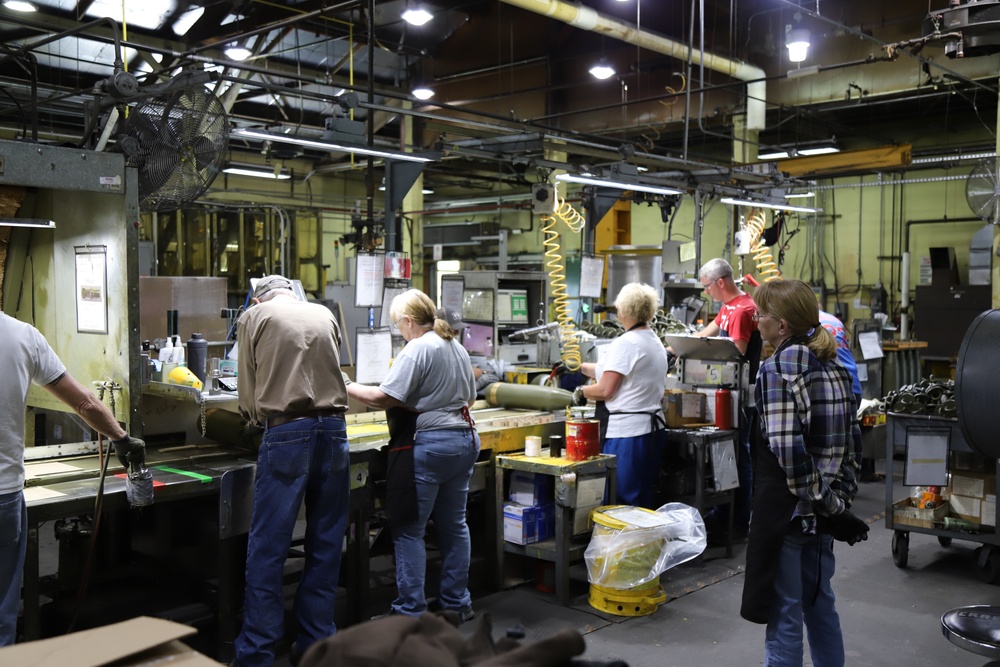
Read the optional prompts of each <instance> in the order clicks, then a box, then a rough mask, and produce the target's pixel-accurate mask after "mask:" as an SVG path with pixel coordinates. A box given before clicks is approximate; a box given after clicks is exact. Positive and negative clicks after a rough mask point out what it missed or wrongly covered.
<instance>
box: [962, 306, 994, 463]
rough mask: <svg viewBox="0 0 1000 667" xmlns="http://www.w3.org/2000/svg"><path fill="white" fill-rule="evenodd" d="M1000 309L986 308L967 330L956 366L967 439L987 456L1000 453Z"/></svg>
mask: <svg viewBox="0 0 1000 667" xmlns="http://www.w3.org/2000/svg"><path fill="white" fill-rule="evenodd" d="M998 378H1000V310H987V311H986V312H985V313H983V314H981V315H980V316H979V317H977V318H976V319H975V320H974V321H973V322H972V324H971V325H970V326H969V330H968V331H966V332H965V338H964V339H963V340H962V347H961V348H960V349H959V351H958V366H957V367H956V369H955V404H956V407H957V409H958V424H959V426H960V427H961V428H962V434H963V435H964V436H965V440H966V441H967V442H968V443H969V446H970V447H972V449H974V450H975V451H977V452H979V453H980V454H982V455H983V456H986V457H988V458H992V459H995V458H998V457H1000V438H998V437H997V428H996V421H995V419H996V415H995V414H994V411H995V410H996V409H997V406H998V405H1000V381H998Z"/></svg>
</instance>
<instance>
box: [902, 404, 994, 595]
mask: <svg viewBox="0 0 1000 667" xmlns="http://www.w3.org/2000/svg"><path fill="white" fill-rule="evenodd" d="M888 428H889V433H888V437H887V438H886V452H885V460H886V467H887V470H886V476H885V527H886V528H888V529H889V530H892V531H893V534H892V560H893V562H894V563H895V564H896V566H897V567H900V568H905V567H906V564H907V562H908V560H909V549H910V533H921V534H925V535H935V536H937V539H938V543H939V544H940V545H941V546H943V547H947V546H949V545H950V544H951V542H952V540H955V539H959V540H967V541H970V542H978V543H979V544H980V545H981V546H980V547H979V548H977V549H976V553H975V558H976V566H977V568H978V571H979V575H980V577H981V578H982V580H983V581H985V582H987V583H1000V549H998V547H1000V536H998V535H997V534H996V532H995V530H994V529H993V528H992V527H989V526H984V528H989V529H990V530H991V531H992V532H979V533H972V532H968V531H957V530H945V529H944V528H943V527H941V526H940V525H938V524H937V523H933V522H928V523H930V526H929V527H923V526H917V525H911V524H909V523H897V522H896V521H895V518H894V516H893V510H894V509H895V504H894V502H893V488H892V478H893V476H892V457H893V452H894V450H895V448H896V447H897V446H899V447H901V448H904V449H905V445H906V438H907V432H908V431H913V430H917V431H919V430H943V429H948V430H949V431H950V434H949V445H948V449H949V454H950V453H951V452H969V453H976V454H977V455H978V453H977V452H975V451H974V450H973V449H972V447H970V446H969V444H968V442H966V440H965V437H964V435H963V434H962V429H961V428H959V425H958V420H957V419H948V418H945V417H933V416H926V415H910V414H898V413H891V412H890V413H889V414H888ZM989 461H991V462H992V464H993V466H994V468H995V469H996V468H997V467H998V466H997V460H996V459H989ZM994 513H996V510H995V508H994ZM996 519H997V517H996V516H994V517H993V520H994V525H996Z"/></svg>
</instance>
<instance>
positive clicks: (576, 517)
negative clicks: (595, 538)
mask: <svg viewBox="0 0 1000 667" xmlns="http://www.w3.org/2000/svg"><path fill="white" fill-rule="evenodd" d="M598 507H600V504H597V505H591V506H590V507H577V508H576V509H575V510H573V534H574V535H579V534H580V533H589V532H590V531H591V530H592V529H593V528H594V522H593V521H591V519H590V513H591V512H592V511H594V510H595V509H597V508H598Z"/></svg>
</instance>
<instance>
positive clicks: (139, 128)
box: [124, 87, 229, 212]
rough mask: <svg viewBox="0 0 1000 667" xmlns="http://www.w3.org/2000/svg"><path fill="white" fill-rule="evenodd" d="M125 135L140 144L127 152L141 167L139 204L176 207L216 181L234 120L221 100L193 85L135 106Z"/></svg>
mask: <svg viewBox="0 0 1000 667" xmlns="http://www.w3.org/2000/svg"><path fill="white" fill-rule="evenodd" d="M124 134H125V135H126V137H130V138H132V139H134V140H135V141H136V143H137V144H138V147H133V150H130V151H128V153H129V155H130V157H129V165H131V166H135V167H138V169H139V206H140V208H141V209H142V210H144V211H161V212H162V211H173V210H176V209H178V208H180V207H182V206H184V205H185V204H187V203H188V202H190V201H192V200H194V199H195V198H197V197H198V196H200V195H201V194H202V193H203V192H205V190H207V189H208V187H209V186H210V185H211V184H212V181H213V180H215V177H216V176H217V175H218V173H219V171H220V170H221V168H222V162H223V159H224V157H225V153H226V148H227V146H228V145H229V119H228V118H227V117H226V111H225V109H224V108H223V106H222V103H221V102H220V101H219V98H217V97H216V96H215V95H213V94H211V93H209V92H208V91H206V90H204V88H201V87H189V88H183V89H181V90H178V91H176V92H172V93H170V94H168V95H164V96H161V97H151V98H148V99H145V100H143V101H141V102H139V103H138V104H136V105H135V106H134V107H132V108H131V109H130V110H129V115H128V120H127V121H126V123H125V129H124Z"/></svg>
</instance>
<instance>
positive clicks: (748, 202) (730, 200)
mask: <svg viewBox="0 0 1000 667" xmlns="http://www.w3.org/2000/svg"><path fill="white" fill-rule="evenodd" d="M719 201H721V202H722V203H723V204H730V205H732V206H753V207H755V208H775V209H778V210H779V211H797V212H799V213H819V212H820V211H822V210H823V209H821V208H810V207H808V206H789V205H788V204H772V203H771V202H766V201H755V200H753V199H737V198H735V197H723V198H722V199H720V200H719Z"/></svg>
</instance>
